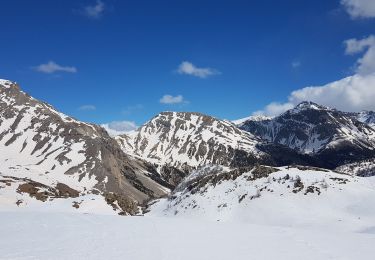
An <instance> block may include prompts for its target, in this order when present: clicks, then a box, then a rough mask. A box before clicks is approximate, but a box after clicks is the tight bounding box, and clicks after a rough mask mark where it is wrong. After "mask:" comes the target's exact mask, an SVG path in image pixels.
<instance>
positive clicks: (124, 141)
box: [116, 112, 265, 171]
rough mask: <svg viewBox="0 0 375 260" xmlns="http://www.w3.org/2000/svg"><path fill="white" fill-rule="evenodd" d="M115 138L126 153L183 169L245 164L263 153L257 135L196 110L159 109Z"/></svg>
mask: <svg viewBox="0 0 375 260" xmlns="http://www.w3.org/2000/svg"><path fill="white" fill-rule="evenodd" d="M116 139H117V141H118V142H119V144H120V146H121V147H122V149H123V150H124V151H125V152H126V153H129V154H133V155H134V156H136V157H140V158H143V159H145V160H148V161H149V162H152V163H155V164H158V165H170V166H173V167H175V168H177V169H179V170H183V171H189V170H190V169H192V168H196V167H198V166H203V165H209V164H215V165H223V166H232V167H236V166H241V165H248V164H253V163H254V162H256V161H258V160H260V158H261V157H262V156H264V155H265V154H264V153H262V152H261V151H259V150H258V149H257V148H256V146H257V144H258V143H259V142H260V139H259V138H257V137H254V136H253V135H252V134H250V133H248V132H246V131H243V130H240V129H239V128H237V127H236V126H235V125H234V124H233V123H231V122H228V121H224V120H219V119H216V118H213V117H211V116H207V115H203V114H200V113H190V112H162V113H160V114H158V115H157V116H155V117H154V118H153V119H151V120H150V121H149V122H147V123H146V124H144V125H143V126H142V127H140V128H139V129H138V131H136V132H134V133H132V134H128V135H122V136H118V137H117V138H116Z"/></svg>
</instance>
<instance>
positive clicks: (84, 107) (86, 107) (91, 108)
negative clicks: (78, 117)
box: [78, 105, 96, 111]
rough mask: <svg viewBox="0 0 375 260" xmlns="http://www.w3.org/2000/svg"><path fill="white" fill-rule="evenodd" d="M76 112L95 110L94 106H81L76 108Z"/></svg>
mask: <svg viewBox="0 0 375 260" xmlns="http://www.w3.org/2000/svg"><path fill="white" fill-rule="evenodd" d="M78 110H81V111H93V110H96V106H94V105H83V106H80V107H79V108H78Z"/></svg>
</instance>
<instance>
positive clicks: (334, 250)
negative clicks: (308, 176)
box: [0, 212, 375, 260]
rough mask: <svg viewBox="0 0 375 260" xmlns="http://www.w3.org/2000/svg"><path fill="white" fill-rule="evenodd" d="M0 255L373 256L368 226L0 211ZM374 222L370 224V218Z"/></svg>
mask: <svg viewBox="0 0 375 260" xmlns="http://www.w3.org/2000/svg"><path fill="white" fill-rule="evenodd" d="M0 222H1V223H2V224H1V225H0V232H1V234H6V236H1V237H0V248H1V255H0V259H22V260H23V259H38V260H45V259H48V260H51V259H131V260H150V259H153V260H176V259H178V260H191V259H195V260H208V259H213V260H227V259H236V260H249V259H256V260H269V259H280V260H286V259H288V260H300V259H304V260H317V259H334V260H356V259H361V260H372V259H373V258H374V244H375V228H374V225H372V226H369V227H367V228H360V229H358V230H355V231H351V230H348V228H347V227H348V226H347V224H348V223H345V222H341V223H342V227H341V228H340V229H338V228H335V227H332V226H326V227H325V226H321V227H306V228H295V227H287V226H264V225H256V224H244V223H223V222H205V221H195V220H187V219H172V218H150V217H127V218H123V217H119V216H99V215H72V214H40V213H27V214H25V213H20V212H18V213H15V212H4V213H2V214H0ZM372 224H373V223H372Z"/></svg>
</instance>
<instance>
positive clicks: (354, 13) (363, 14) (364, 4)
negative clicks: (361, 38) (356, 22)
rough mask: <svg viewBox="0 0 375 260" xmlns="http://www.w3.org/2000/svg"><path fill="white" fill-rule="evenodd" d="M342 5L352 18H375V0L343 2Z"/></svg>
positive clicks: (347, 0)
mask: <svg viewBox="0 0 375 260" xmlns="http://www.w3.org/2000/svg"><path fill="white" fill-rule="evenodd" d="M341 4H342V5H344V7H345V9H346V11H347V12H348V13H349V14H350V16H351V17H352V18H372V17H375V1H374V0H341Z"/></svg>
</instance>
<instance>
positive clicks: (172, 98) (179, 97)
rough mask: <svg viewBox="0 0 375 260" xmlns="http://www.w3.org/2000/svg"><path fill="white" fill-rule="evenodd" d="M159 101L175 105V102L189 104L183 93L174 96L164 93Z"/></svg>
mask: <svg viewBox="0 0 375 260" xmlns="http://www.w3.org/2000/svg"><path fill="white" fill-rule="evenodd" d="M159 102H160V103H161V104H168V105H174V104H187V103H188V101H186V100H185V99H184V97H183V96H182V95H177V96H172V95H164V96H163V97H162V98H161V99H160V100H159Z"/></svg>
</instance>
